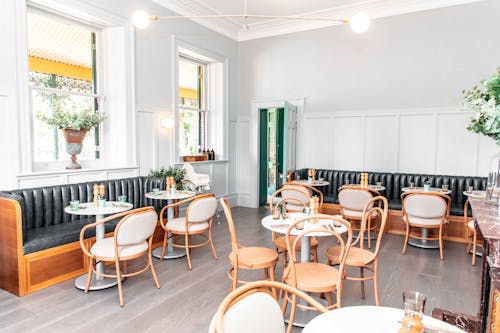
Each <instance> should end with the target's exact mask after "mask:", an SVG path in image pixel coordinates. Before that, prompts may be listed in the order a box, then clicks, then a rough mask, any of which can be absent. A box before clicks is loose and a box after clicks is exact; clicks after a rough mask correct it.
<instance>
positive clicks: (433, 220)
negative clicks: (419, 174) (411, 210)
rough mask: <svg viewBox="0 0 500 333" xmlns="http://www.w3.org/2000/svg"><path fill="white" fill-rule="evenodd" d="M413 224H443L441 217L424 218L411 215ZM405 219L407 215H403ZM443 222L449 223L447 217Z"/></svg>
mask: <svg viewBox="0 0 500 333" xmlns="http://www.w3.org/2000/svg"><path fill="white" fill-rule="evenodd" d="M409 218H410V224H411V225H415V226H418V225H430V226H433V225H435V226H439V225H440V224H441V218H440V217H436V218H422V217H416V216H409ZM403 219H404V220H405V221H406V216H403ZM443 223H448V220H447V219H444V221H443Z"/></svg>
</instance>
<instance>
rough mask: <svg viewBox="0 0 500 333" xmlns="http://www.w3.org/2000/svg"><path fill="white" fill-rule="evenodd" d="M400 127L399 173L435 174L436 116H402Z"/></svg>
mask: <svg viewBox="0 0 500 333" xmlns="http://www.w3.org/2000/svg"><path fill="white" fill-rule="evenodd" d="M399 126H400V128H399V133H400V135H399V161H398V171H400V172H408V173H434V167H435V165H434V164H435V161H434V158H435V157H436V153H435V152H436V138H435V131H436V130H435V126H436V121H435V116H434V115H432V114H422V115H401V118H400V122H399ZM388 149H390V148H388ZM382 171H383V170H382Z"/></svg>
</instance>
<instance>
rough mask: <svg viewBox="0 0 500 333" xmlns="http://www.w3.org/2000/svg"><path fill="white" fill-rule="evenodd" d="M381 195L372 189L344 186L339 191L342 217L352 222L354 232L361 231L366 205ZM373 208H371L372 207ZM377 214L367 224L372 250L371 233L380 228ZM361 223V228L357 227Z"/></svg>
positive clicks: (370, 217) (369, 218) (369, 245)
mask: <svg viewBox="0 0 500 333" xmlns="http://www.w3.org/2000/svg"><path fill="white" fill-rule="evenodd" d="M379 195H380V193H379V192H378V191H377V190H374V189H372V188H370V187H359V186H349V185H344V186H342V187H341V188H340V189H339V194H338V199H339V205H340V215H342V217H343V218H344V219H346V220H348V221H349V222H351V225H352V229H353V230H361V220H362V219H363V210H364V208H365V206H366V203H367V202H369V201H370V200H371V199H372V198H373V197H374V196H379ZM370 208H371V207H370ZM376 215H377V213H376V212H375V211H374V212H373V215H372V216H369V217H368V221H367V222H366V223H367V225H366V229H365V230H366V231H367V236H368V248H371V239H372V237H371V232H372V231H373V232H374V231H375V229H376V228H377V227H378V225H377V221H376V218H375V217H376ZM357 223H359V224H360V226H359V227H358V226H356V224H357Z"/></svg>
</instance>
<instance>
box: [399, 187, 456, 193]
mask: <svg viewBox="0 0 500 333" xmlns="http://www.w3.org/2000/svg"><path fill="white" fill-rule="evenodd" d="M401 191H402V192H437V193H441V194H450V193H451V191H450V190H443V189H442V188H438V187H431V188H429V189H428V190H427V191H426V190H424V188H423V187H413V188H412V187H402V188H401Z"/></svg>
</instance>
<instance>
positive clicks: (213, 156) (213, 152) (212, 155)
mask: <svg viewBox="0 0 500 333" xmlns="http://www.w3.org/2000/svg"><path fill="white" fill-rule="evenodd" d="M210 159H211V160H212V161H214V160H215V151H214V149H213V148H212V150H210Z"/></svg>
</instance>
